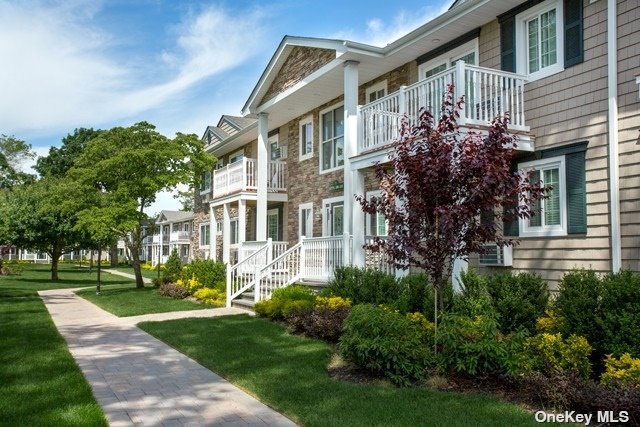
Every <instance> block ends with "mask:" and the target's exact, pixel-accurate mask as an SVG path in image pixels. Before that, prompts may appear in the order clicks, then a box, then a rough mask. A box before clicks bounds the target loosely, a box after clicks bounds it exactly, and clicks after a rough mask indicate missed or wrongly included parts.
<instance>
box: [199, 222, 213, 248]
mask: <svg viewBox="0 0 640 427" xmlns="http://www.w3.org/2000/svg"><path fill="white" fill-rule="evenodd" d="M210 242H211V226H210V225H209V224H200V246H209V245H210Z"/></svg>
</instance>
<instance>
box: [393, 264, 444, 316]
mask: <svg viewBox="0 0 640 427" xmlns="http://www.w3.org/2000/svg"><path fill="white" fill-rule="evenodd" d="M399 285H400V295H399V297H398V301H397V302H396V303H394V304H393V305H394V306H395V307H396V308H397V309H398V310H400V311H401V312H402V313H423V314H425V315H426V316H427V318H428V319H429V320H430V321H434V317H433V316H434V304H435V292H434V288H433V285H432V284H431V282H430V281H429V278H428V277H427V275H425V274H422V273H418V274H409V275H407V276H404V277H403V278H401V279H400V280H399ZM453 298H454V296H453V287H452V286H451V284H450V283H449V284H448V286H446V287H445V289H444V295H443V300H444V310H445V311H449V310H450V309H451V304H452V303H453Z"/></svg>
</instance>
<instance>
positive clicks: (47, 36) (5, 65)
mask: <svg viewBox="0 0 640 427" xmlns="http://www.w3.org/2000/svg"><path fill="white" fill-rule="evenodd" d="M451 3H452V0H423V1H416V0H405V1H403V2H401V3H396V2H390V1H388V0H382V1H378V0H370V1H344V0H343V1H333V0H325V1H323V2H317V1H311V0H301V1H289V0H283V1H273V2H269V1H266V2H265V1H245V0H238V1H188V0H187V1H170V0H129V1H125V0H58V1H55V0H49V1H48V0H40V1H39V0H33V1H32V0H21V1H7V0H0V58H2V64H1V65H0V134H5V135H13V136H15V137H17V138H19V139H23V140H25V141H26V142H28V143H30V144H31V145H32V146H33V148H34V150H35V152H36V153H37V154H38V155H46V154H47V152H48V150H49V147H51V146H59V145H60V143H61V140H62V138H63V137H64V136H65V135H67V134H68V133H71V132H73V130H74V129H75V128H78V127H92V128H97V129H109V128H111V127H114V126H128V125H131V124H133V123H136V122H139V121H142V120H145V121H148V122H150V123H153V124H154V125H156V126H157V129H158V130H159V131H160V132H161V133H163V134H165V135H166V136H168V137H173V135H175V133H176V132H183V133H195V134H197V135H198V136H201V135H202V133H203V132H204V130H205V128H206V126H207V125H215V124H216V123H217V122H218V119H219V118H220V116H221V115H222V114H231V115H239V114H240V109H241V108H242V105H243V104H244V102H245V101H246V99H247V98H248V96H249V94H250V92H251V90H252V89H253V87H254V85H255V84H256V82H257V80H258V78H259V77H260V74H262V71H263V70H264V67H265V66H266V64H267V63H268V61H269V59H270V58H271V55H273V53H274V51H275V49H276V48H277V46H278V44H279V43H280V41H281V40H282V37H284V36H285V35H294V36H308V37H327V38H337V39H347V40H353V41H359V42H363V43H369V44H373V45H377V46H384V45H386V44H387V43H390V42H391V41H393V40H395V39H397V38H398V37H400V36H402V35H404V34H406V33H408V32H409V31H411V30H413V29H415V28H416V27H418V26H420V25H422V24H424V23H425V22H427V21H429V20H431V19H433V18H434V17H436V16H437V15H439V14H441V13H443V12H444V11H445V10H446V9H447V8H448V7H449V6H450V4H451ZM29 166H30V165H25V168H27V169H28V168H29ZM179 207H180V205H179V203H178V201H177V200H175V199H174V198H173V197H172V195H171V194H168V193H164V194H159V195H158V200H157V201H156V203H155V204H154V205H153V206H152V207H151V208H150V209H149V212H157V211H159V210H160V209H179Z"/></svg>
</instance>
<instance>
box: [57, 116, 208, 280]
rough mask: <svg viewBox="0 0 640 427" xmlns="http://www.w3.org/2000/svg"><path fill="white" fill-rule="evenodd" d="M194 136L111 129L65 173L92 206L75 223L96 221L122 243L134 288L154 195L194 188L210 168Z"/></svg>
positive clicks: (145, 127)
mask: <svg viewBox="0 0 640 427" xmlns="http://www.w3.org/2000/svg"><path fill="white" fill-rule="evenodd" d="M214 160H215V159H214V158H213V157H212V156H211V155H209V154H207V153H206V152H205V151H204V147H203V144H202V142H201V141H200V140H199V139H198V137H197V136H196V135H185V134H182V133H177V134H176V136H175V137H174V138H173V139H171V138H167V137H166V136H164V135H162V134H160V133H159V132H157V131H156V130H155V126H153V125H152V124H150V123H147V122H140V123H136V124H134V125H132V126H130V127H115V128H113V129H110V130H108V131H105V132H102V133H100V135H98V136H97V137H96V138H93V139H91V140H90V141H88V143H87V145H86V148H85V150H84V151H83V153H82V154H81V155H80V156H79V157H78V158H77V159H76V162H75V166H74V167H73V168H72V169H71V170H70V177H71V178H72V179H74V180H77V181H78V182H79V183H81V185H82V186H83V187H84V188H85V191H93V194H95V195H96V202H95V203H94V204H93V205H92V206H91V207H88V208H87V209H84V210H83V211H82V212H80V213H79V214H78V215H79V219H80V222H81V223H95V222H99V223H101V224H103V226H106V227H108V228H110V229H111V230H113V232H114V233H115V234H116V236H117V237H118V238H120V239H122V240H124V242H125V245H126V247H127V249H129V252H130V253H131V257H132V264H133V269H134V272H135V276H136V287H138V288H142V287H144V282H143V280H142V273H141V271H140V248H141V246H142V240H143V239H144V237H146V233H145V231H144V230H145V227H143V225H144V224H145V223H146V222H147V221H148V220H149V217H148V215H147V214H146V213H145V209H146V208H148V207H149V206H150V205H151V204H152V203H153V202H154V201H155V198H156V194H157V193H158V192H160V191H170V190H173V189H174V188H175V187H176V186H177V185H178V184H181V183H184V184H189V185H194V181H195V177H196V176H198V175H199V174H200V173H201V172H202V171H204V170H209V169H211V168H212V167H213V163H214Z"/></svg>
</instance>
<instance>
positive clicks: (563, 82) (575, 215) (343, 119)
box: [192, 0, 640, 302]
mask: <svg viewBox="0 0 640 427" xmlns="http://www.w3.org/2000/svg"><path fill="white" fill-rule="evenodd" d="M639 9H640V6H638V3H637V2H635V1H625V0H618V1H616V0H609V1H606V0H596V1H582V0H546V1H534V0H529V1H526V2H516V1H507V0H467V1H464V2H462V1H459V2H456V3H455V4H454V5H453V6H452V7H451V9H450V10H448V11H447V12H445V13H444V14H442V15H441V16H439V17H437V18H435V19H434V20H432V21H430V22H428V23H426V24H424V25H423V26H422V27H420V28H418V29H416V30H415V31H413V32H411V33H410V34H408V35H406V36H404V37H402V38H400V39H398V40H396V41H394V42H393V43H391V44H389V45H387V46H385V47H374V46H370V45H365V44H360V43H355V42H351V41H345V40H330V39H317V38H304V37H289V36H287V37H285V38H284V39H283V40H282V42H281V44H280V45H279V46H278V48H277V50H276V51H275V53H274V55H273V57H272V59H271V61H270V62H269V64H268V65H267V67H266V69H265V70H264V72H263V74H262V76H261V78H260V80H259V81H258V82H257V84H256V86H255V88H254V90H253V92H252V93H251V95H250V97H249V99H248V100H247V102H246V104H245V106H244V108H243V110H242V116H239V117H237V116H226V115H225V116H222V118H221V119H220V121H219V122H218V124H217V125H216V126H209V127H207V129H206V131H205V133H204V135H203V141H204V142H205V144H206V148H207V150H208V151H209V152H211V153H212V154H214V155H215V156H216V157H217V158H218V164H217V166H216V168H215V170H213V171H211V172H210V173H207V174H205V176H203V177H202V180H201V182H202V184H201V188H200V189H198V190H197V192H196V193H197V194H196V201H195V213H194V232H195V234H196V236H195V239H194V242H195V243H196V244H195V245H192V252H193V253H194V254H195V255H197V256H201V257H207V258H215V259H219V260H223V261H224V262H226V263H228V265H229V268H228V285H229V286H228V298H227V301H229V302H231V301H233V300H234V299H237V298H240V296H241V295H242V294H243V293H246V292H247V291H251V292H253V299H254V300H259V299H262V298H265V297H268V296H269V295H270V292H271V291H272V290H273V289H275V288H276V287H280V286H286V285H287V284H290V283H293V282H297V281H308V282H323V281H326V280H328V278H330V277H331V275H332V274H333V270H334V269H335V267H337V266H340V265H345V264H353V265H358V266H369V267H374V268H381V269H385V270H391V268H390V267H389V265H388V264H387V262H386V259H385V257H384V255H382V254H372V253H367V252H366V251H365V250H364V249H363V245H364V244H365V242H366V241H367V239H370V238H371V237H372V236H384V235H385V234H386V225H385V219H384V217H382V216H380V215H377V216H365V215H364V214H363V213H362V211H361V210H360V207H359V205H357V204H356V202H355V199H354V195H358V194H360V195H362V194H365V195H373V194H375V193H376V191H377V190H378V188H377V185H376V181H375V179H374V176H373V165H374V164H375V163H377V162H382V163H384V162H386V161H388V147H389V144H390V143H391V142H392V141H393V139H394V138H395V137H396V136H397V135H398V130H399V123H400V118H401V117H403V116H404V115H405V114H406V115H407V116H408V117H409V120H413V121H415V120H416V115H417V113H418V111H419V109H420V108H422V107H426V108H429V109H430V110H431V111H433V112H438V111H440V106H441V102H442V96H443V93H444V91H445V90H446V88H447V86H448V85H449V84H453V85H454V87H455V94H456V97H461V96H464V99H465V103H464V108H463V111H462V112H461V117H460V121H459V123H460V124H461V130H462V131H463V132H464V131H468V130H470V129H473V130H476V131H483V130H486V129H487V127H488V124H489V123H490V121H491V120H492V119H493V118H494V117H495V116H498V115H503V114H505V113H509V115H510V117H511V123H510V127H509V129H510V131H511V132H513V133H514V134H517V135H518V153H519V154H518V157H517V159H516V162H517V164H515V165H514V167H517V168H519V169H524V168H530V167H534V168H535V169H536V171H537V172H536V173H537V174H538V176H539V178H540V180H541V182H542V183H543V184H544V185H550V186H552V187H553V190H552V191H551V194H550V197H549V198H547V199H545V200H544V201H542V202H541V206H540V210H541V214H540V215H537V216H535V217H534V218H532V219H531V220H520V221H519V222H514V223H511V224H505V225H504V233H505V235H510V236H518V238H519V239H520V244H519V245H518V246H517V247H514V248H505V249H498V248H496V247H493V248H488V249H489V250H488V252H487V253H486V254H483V255H482V256H480V257H476V258H474V259H471V260H469V261H470V262H471V263H472V264H475V265H478V266H480V267H481V268H513V269H515V270H527V271H533V272H536V273H538V274H540V275H542V277H544V278H545V279H546V280H548V281H549V283H550V285H551V286H553V285H554V284H555V283H556V282H557V281H558V280H559V279H560V277H561V275H562V274H563V273H564V272H565V271H567V270H569V269H571V268H574V267H588V268H592V269H594V270H596V271H602V272H604V271H611V270H619V269H621V268H627V269H633V270H639V269H640V237H639V236H640V225H638V220H637V218H638V217H639V213H640V201H639V200H640V181H639V180H638V173H639V171H640V146H639V145H638V144H637V143H636V141H637V139H638V132H639V130H640V102H639V101H640V99H639V96H638V83H637V79H636V77H635V76H636V74H637V73H638V71H639V69H638V67H640V64H638V61H637V59H638V54H639V53H640V52H639V50H638V49H639V48H640V47H639V43H638V40H639V39H640V28H638V27H637V25H634V24H635V23H636V22H637V18H638V14H639V13H640V12H639ZM463 264H464V263H461V265H462V266H463V267H464V265H463Z"/></svg>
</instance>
